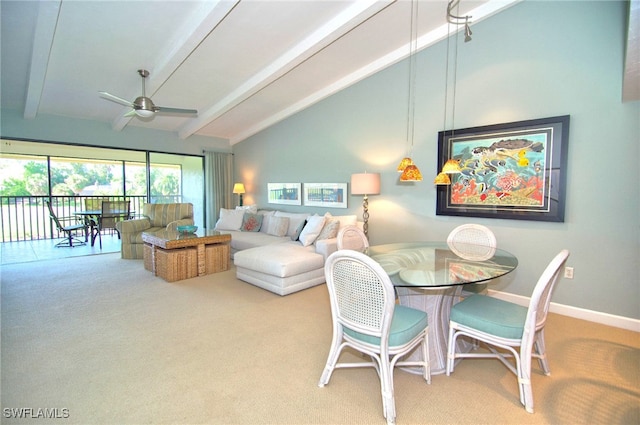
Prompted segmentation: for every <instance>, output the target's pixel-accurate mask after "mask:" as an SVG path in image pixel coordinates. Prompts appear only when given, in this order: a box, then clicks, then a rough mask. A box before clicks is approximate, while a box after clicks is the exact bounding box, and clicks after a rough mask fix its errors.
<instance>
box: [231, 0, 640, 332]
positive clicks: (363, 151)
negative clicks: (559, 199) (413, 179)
mask: <svg viewBox="0 0 640 425" xmlns="http://www.w3.org/2000/svg"><path fill="white" fill-rule="evenodd" d="M626 7H628V6H627V3H626V2H594V1H584V2H577V1H562V2H560V1H558V2H537V1H524V2H523V3H520V4H517V5H515V6H513V7H511V8H510V9H508V10H506V11H504V12H503V13H500V14H499V15H496V16H494V17H492V18H489V19H487V20H485V21H483V22H480V23H477V24H476V25H474V26H473V32H474V37H473V41H472V42H471V43H466V44H464V43H461V44H460V48H459V49H460V50H459V54H458V78H457V98H456V114H455V128H466V127H475V126H481V125H488V124H497V123H506V122H512V121H520V120H528V119H535V118H545V117H552V116H558V115H571V125H570V135H569V153H568V169H567V197H566V215H565V222H564V223H545V222H536V221H517V220H495V219H469V218H462V217H445V216H436V215H435V195H436V190H435V187H434V186H433V185H432V183H431V181H432V179H433V177H434V176H435V173H436V155H437V133H438V131H439V130H442V129H443V125H444V112H443V109H444V108H443V105H444V86H445V84H444V74H445V71H444V63H445V57H446V42H442V43H440V44H438V45H436V46H433V47H431V48H429V49H427V50H425V51H423V52H421V53H420V55H419V57H418V85H417V100H416V129H415V131H416V133H415V134H416V137H415V147H414V149H413V155H412V156H413V158H414V160H415V161H416V163H417V164H418V165H419V166H420V168H421V170H422V172H423V175H424V177H425V180H424V181H423V182H419V183H409V184H406V183H405V184H401V183H400V182H399V181H398V174H397V173H396V171H395V167H396V165H397V163H398V162H399V160H400V158H401V157H402V156H404V155H405V153H406V151H407V145H406V142H405V131H406V105H407V102H406V100H407V72H408V68H407V64H406V62H403V63H400V64H398V65H395V66H392V67H390V68H388V69H386V70H384V71H381V72H379V73H377V74H376V75H374V76H372V77H370V78H368V79H366V80H364V81H362V82H360V83H358V84H356V85H354V86H352V87H350V88H348V89H346V90H343V91H342V92H340V93H338V94H336V95H334V96H332V97H330V98H328V99H326V100H324V101H323V102H321V103H318V104H316V105H314V106H313V107H311V108H308V109H307V110H305V111H303V112H300V113H298V114H297V115H295V116H293V117H291V118H289V119H287V120H285V121H283V122H281V123H279V124H277V125H275V126H273V127H271V128H269V129H267V130H265V131H263V132H261V133H259V134H257V135H255V136H253V137H251V138H250V139H247V140H245V141H243V142H241V143H239V144H236V145H234V147H233V150H234V153H235V164H236V179H237V181H243V182H244V183H245V186H246V188H247V194H246V195H245V203H257V204H259V205H260V206H264V207H267V206H268V207H272V208H274V207H277V205H267V194H266V185H267V183H268V182H274V183H275V182H280V183H287V182H302V183H305V182H307V183H311V182H348V181H349V179H350V175H351V174H352V173H357V172H363V171H365V170H366V171H370V172H380V173H381V175H382V193H381V195H379V196H373V197H370V202H369V210H370V213H371V218H370V237H371V242H372V243H373V244H380V243H388V242H396V241H409V240H442V239H445V238H446V236H447V234H448V233H449V231H450V230H451V229H453V228H454V227H455V226H457V225H459V224H461V223H464V222H477V223H481V224H484V225H487V226H489V227H491V228H492V229H493V230H494V232H495V233H496V236H497V238H498V243H499V245H500V247H502V248H504V249H507V250H509V251H511V252H513V253H514V254H516V255H517V257H518V258H519V260H520V266H519V267H518V269H517V270H516V271H515V272H514V273H512V274H511V275H509V276H507V277H506V278H503V279H502V280H501V281H500V282H498V283H496V284H495V285H494V286H493V287H494V289H498V290H502V291H505V292H510V293H513V294H517V295H524V296H529V295H530V294H531V291H532V289H533V286H534V284H535V282H536V281H537V279H538V277H539V275H540V273H541V272H542V270H543V269H544V267H545V266H546V265H547V263H548V262H549V261H550V259H551V258H552V257H553V256H554V255H555V254H556V253H557V252H558V251H559V250H560V249H562V248H568V249H569V250H570V251H571V257H570V258H569V262H568V265H570V266H572V267H574V268H575V278H574V279H573V280H567V279H562V280H561V282H560V284H559V286H558V288H557V290H556V293H555V296H554V301H555V302H558V303H561V304H565V305H570V306H575V307H580V308H585V309H589V310H594V311H599V312H605V313H610V314H614V315H620V316H625V317H630V318H635V319H639V318H640V289H639V288H640V285H639V280H640V278H639V276H640V227H639V222H640V220H639V219H640V206H639V201H638V200H639V199H640V184H639V183H640V176H639V172H638V164H639V163H640V149H639V146H640V102H632V103H625V104H623V103H621V90H622V87H621V86H622V71H623V69H622V67H623V59H624V53H623V52H624V47H625V42H624V36H625V22H626ZM443 13H444V10H443ZM450 83H451V80H450ZM450 126H451V116H449V118H448V127H450ZM361 202H362V198H361V197H358V196H351V197H350V198H349V208H348V209H347V210H332V211H331V212H332V213H334V214H344V213H347V212H351V213H356V212H357V213H358V214H360V213H361ZM287 209H289V210H299V211H308V212H322V211H323V210H322V209H317V208H308V207H297V208H293V207H288V208H287Z"/></svg>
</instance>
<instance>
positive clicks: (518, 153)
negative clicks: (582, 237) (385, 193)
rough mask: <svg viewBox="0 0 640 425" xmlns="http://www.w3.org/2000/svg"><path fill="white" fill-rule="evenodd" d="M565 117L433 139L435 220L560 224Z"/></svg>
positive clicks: (441, 134)
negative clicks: (445, 176) (454, 165)
mask: <svg viewBox="0 0 640 425" xmlns="http://www.w3.org/2000/svg"><path fill="white" fill-rule="evenodd" d="M569 121H570V117H569V115H563V116H557V117H550V118H540V119H533V120H528V121H517V122H511V123H505V124H495V125H487V126H482V127H472V128H464V129H458V130H445V131H440V132H439V133H438V168H437V169H438V171H440V170H441V169H442V166H443V165H444V163H445V162H446V161H447V160H449V159H456V160H458V161H459V164H460V167H461V169H462V172H461V173H458V174H450V175H449V177H450V178H451V185H439V186H437V197H436V215H449V216H464V217H484V218H499V219H513V220H536V221H551V222H564V212H565V197H566V177H567V175H566V173H567V171H566V170H567V152H568V142H569Z"/></svg>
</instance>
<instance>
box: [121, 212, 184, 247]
mask: <svg viewBox="0 0 640 425" xmlns="http://www.w3.org/2000/svg"><path fill="white" fill-rule="evenodd" d="M182 225H193V204H190V203H181V204H144V205H143V206H142V218H138V219H133V220H125V221H120V222H118V223H117V224H116V229H117V230H118V232H120V237H121V239H122V249H121V250H120V256H121V258H126V259H142V258H143V256H144V242H143V241H142V233H143V232H146V233H152V232H158V231H161V230H175V229H176V227H177V226H182Z"/></svg>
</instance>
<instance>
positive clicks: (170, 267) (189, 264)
mask: <svg viewBox="0 0 640 425" xmlns="http://www.w3.org/2000/svg"><path fill="white" fill-rule="evenodd" d="M142 240H143V241H144V268H145V269H147V270H149V271H151V272H153V274H155V275H156V276H160V277H161V278H163V279H164V280H166V281H167V282H175V281H177V280H183V279H189V278H192V277H196V276H204V275H206V274H211V273H218V272H222V271H225V270H229V264H230V262H231V259H230V256H231V248H230V243H231V235H223V234H221V233H220V232H216V231H214V230H206V229H200V230H198V231H197V232H196V233H193V234H183V233H179V232H174V231H162V232H157V233H143V234H142Z"/></svg>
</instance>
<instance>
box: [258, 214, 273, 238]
mask: <svg viewBox="0 0 640 425" xmlns="http://www.w3.org/2000/svg"><path fill="white" fill-rule="evenodd" d="M275 213H276V212H275V211H265V210H259V211H258V214H261V215H262V226H260V232H261V233H268V230H269V221H270V220H271V218H272V217H273V215H274V214H275Z"/></svg>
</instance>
